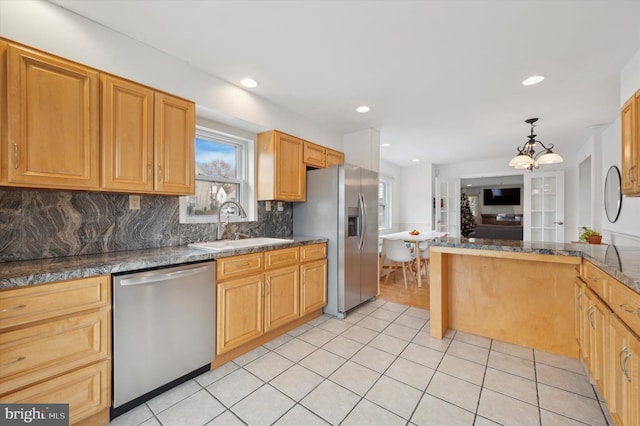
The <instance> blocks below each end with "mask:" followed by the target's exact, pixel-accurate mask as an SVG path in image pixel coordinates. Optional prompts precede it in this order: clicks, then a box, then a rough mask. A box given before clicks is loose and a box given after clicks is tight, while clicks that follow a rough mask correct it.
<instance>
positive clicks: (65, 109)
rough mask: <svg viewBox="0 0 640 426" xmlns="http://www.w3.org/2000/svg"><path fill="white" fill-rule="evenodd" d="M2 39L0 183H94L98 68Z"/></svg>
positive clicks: (69, 186) (87, 186) (79, 185)
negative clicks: (3, 108)
mask: <svg viewBox="0 0 640 426" xmlns="http://www.w3.org/2000/svg"><path fill="white" fill-rule="evenodd" d="M0 44H2V45H3V46H2V47H1V48H0V49H1V50H5V55H4V56H3V58H5V61H6V64H3V66H6V80H4V79H3V80H4V81H2V82H1V84H2V85H3V86H4V89H3V90H5V91H6V121H7V124H6V129H5V126H3V133H5V132H6V133H5V134H3V135H2V139H1V140H2V157H4V159H3V160H2V164H3V165H2V169H1V170H2V176H1V177H0V183H1V184H5V185H11V186H23V187H37V188H61V189H91V188H97V187H98V185H99V169H98V167H99V161H98V158H99V137H100V135H99V127H98V126H99V92H98V71H96V70H94V69H91V68H88V67H84V66H82V65H80V64H76V63H73V62H70V61H66V60H64V59H61V58H58V57H56V56H53V55H48V54H45V53H42V52H38V51H35V50H31V49H28V48H26V47H21V46H16V45H13V44H10V43H6V42H4V41H2V40H0ZM3 74H5V73H3ZM2 103H3V104H4V103H5V99H4V96H3V102H2ZM4 120H5V118H3V121H4Z"/></svg>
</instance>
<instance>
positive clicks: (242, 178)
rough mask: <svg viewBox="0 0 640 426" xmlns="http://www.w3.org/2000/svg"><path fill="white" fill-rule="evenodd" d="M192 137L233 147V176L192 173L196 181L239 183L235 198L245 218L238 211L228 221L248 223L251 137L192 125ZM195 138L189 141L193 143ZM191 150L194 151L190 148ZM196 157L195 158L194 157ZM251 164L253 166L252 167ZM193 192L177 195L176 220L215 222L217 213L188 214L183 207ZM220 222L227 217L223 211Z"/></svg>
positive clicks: (251, 212)
mask: <svg viewBox="0 0 640 426" xmlns="http://www.w3.org/2000/svg"><path fill="white" fill-rule="evenodd" d="M196 139H205V140H210V141H212V142H217V143H222V144H229V145H234V146H236V147H237V149H238V151H236V152H237V153H238V155H237V164H236V178H221V177H208V176H203V175H197V174H196V177H195V179H196V183H197V182H198V181H201V182H223V183H231V184H239V188H238V191H239V197H240V198H239V199H238V200H237V201H238V202H239V203H240V204H241V205H242V207H244V209H245V211H246V213H247V217H246V218H241V217H240V216H239V215H238V214H235V215H230V216H229V222H249V221H255V214H256V196H255V161H254V159H255V144H256V143H255V140H252V139H248V138H246V137H242V136H238V135H234V134H231V133H226V132H221V131H219V130H216V129H213V128H210V127H205V126H200V125H197V126H196ZM196 139H194V140H193V144H194V145H195V143H196ZM194 152H195V150H194ZM196 160H197V158H196ZM252 166H253V167H252ZM191 197H195V195H186V196H182V197H180V206H179V214H180V223H185V224H187V223H218V218H217V215H215V214H214V215H200V216H189V215H188V214H187V207H188V204H189V199H190V198H191ZM221 219H222V220H223V221H226V220H227V216H226V215H225V214H223V215H222V217H221Z"/></svg>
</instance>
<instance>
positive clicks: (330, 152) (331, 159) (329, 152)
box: [325, 148, 344, 167]
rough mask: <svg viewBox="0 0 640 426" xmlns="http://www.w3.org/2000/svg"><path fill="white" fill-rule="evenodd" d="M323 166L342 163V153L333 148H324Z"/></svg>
mask: <svg viewBox="0 0 640 426" xmlns="http://www.w3.org/2000/svg"><path fill="white" fill-rule="evenodd" d="M325 162H326V164H325V167H331V166H333V165H335V164H344V153H343V152H340V151H336V150H335V149H330V148H326V152H325Z"/></svg>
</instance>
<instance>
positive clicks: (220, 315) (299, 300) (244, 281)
mask: <svg viewBox="0 0 640 426" xmlns="http://www.w3.org/2000/svg"><path fill="white" fill-rule="evenodd" d="M301 260H302V263H301ZM216 268H217V274H216V280H217V305H216V306H217V313H216V320H217V325H216V333H217V335H216V354H217V355H222V354H227V355H226V356H228V352H230V351H234V350H236V349H238V348H241V347H243V346H246V345H247V344H249V343H251V342H254V341H256V340H257V339H259V338H263V339H266V338H268V336H270V335H271V334H273V333H274V332H275V333H277V330H278V329H282V328H283V327H285V326H287V325H289V324H291V323H294V322H295V321H296V320H300V319H302V318H301V317H304V316H305V315H308V314H312V313H314V312H318V311H319V310H320V309H322V307H323V306H324V305H325V304H326V297H327V296H326V288H327V282H326V281H327V280H326V278H327V274H326V244H324V243H322V244H312V245H308V246H302V247H300V248H298V247H292V248H285V249H279V250H269V251H266V252H262V253H252V254H247V255H239V256H229V257H225V258H220V259H218V260H217V266H216ZM301 277H303V278H302V279H301ZM234 353H235V352H234Z"/></svg>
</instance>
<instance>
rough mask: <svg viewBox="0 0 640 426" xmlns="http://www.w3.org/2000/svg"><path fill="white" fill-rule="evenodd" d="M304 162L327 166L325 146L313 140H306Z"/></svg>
mask: <svg viewBox="0 0 640 426" xmlns="http://www.w3.org/2000/svg"><path fill="white" fill-rule="evenodd" d="M304 163H305V164H307V165H309V166H312V167H320V168H322V167H325V165H326V161H325V148H324V147H323V146H320V145H316V144H315V143H311V142H307V141H305V142H304Z"/></svg>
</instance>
